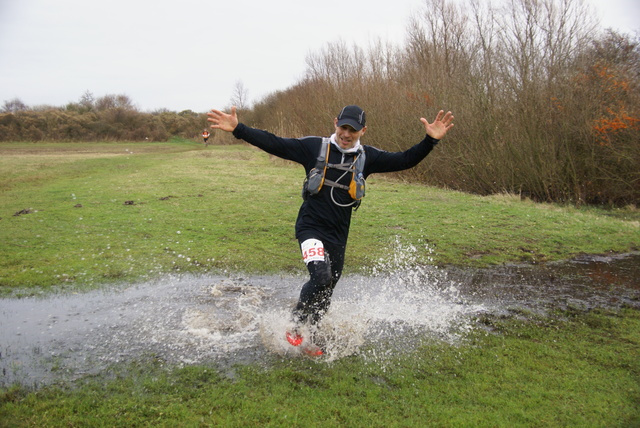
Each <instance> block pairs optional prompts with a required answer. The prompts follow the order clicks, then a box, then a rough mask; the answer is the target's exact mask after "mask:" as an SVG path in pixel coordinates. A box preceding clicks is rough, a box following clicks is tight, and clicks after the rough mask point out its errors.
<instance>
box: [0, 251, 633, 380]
mask: <svg viewBox="0 0 640 428" xmlns="http://www.w3.org/2000/svg"><path fill="white" fill-rule="evenodd" d="M416 254H417V250H416V249H415V248H403V247H402V246H401V245H399V244H398V249H397V250H396V251H395V253H394V254H393V256H392V257H390V260H388V261H380V263H379V265H378V266H377V267H376V268H375V272H373V274H371V275H366V276H365V275H363V276H358V275H352V276H345V277H344V278H343V279H342V280H341V281H340V283H339V284H338V286H337V288H336V291H335V293H334V297H333V300H332V305H331V307H330V309H329V312H328V313H327V314H326V316H325V318H324V319H323V321H322V323H321V325H320V329H319V331H318V336H319V337H320V339H321V340H322V341H323V342H325V344H326V347H325V351H326V352H325V355H324V356H323V357H322V358H321V361H334V360H336V359H339V358H342V357H344V356H348V355H353V354H359V355H361V356H362V357H363V358H365V359H368V360H370V361H375V362H377V363H380V362H382V363H384V362H385V361H387V360H388V359H389V358H390V357H393V356H395V355H398V354H399V353H401V352H404V351H408V350H411V349H415V347H416V346H418V345H420V344H421V343H422V342H421V341H423V340H433V339H434V338H435V339H437V340H444V341H448V342H456V341H457V340H458V339H459V337H461V336H462V335H464V333H465V332H467V331H469V330H470V329H472V328H473V327H474V325H475V321H474V318H475V317H474V315H476V314H478V313H481V312H487V311H489V312H499V311H503V310H504V308H505V305H507V304H508V305H513V304H516V303H518V299H520V300H522V299H523V297H522V296H526V297H525V299H529V300H531V299H532V297H531V296H534V297H533V298H535V299H539V298H540V297H535V296H540V294H539V293H540V291H539V290H541V289H543V287H541V284H540V281H538V280H535V281H534V280H532V279H531V278H538V277H537V276H532V277H527V276H525V273H526V275H529V273H527V272H529V270H528V269H527V270H522V269H517V270H515V271H514V272H516V274H514V275H512V276H510V277H509V276H507V275H506V271H505V270H504V269H505V268H501V269H502V270H498V271H496V272H497V274H495V275H489V273H490V272H493V271H488V270H480V271H473V272H471V273H472V275H471V273H469V272H462V273H461V272H457V271H455V270H451V269H448V270H444V269H436V268H431V267H415V266H412V264H413V263H414V259H415V257H416ZM639 259H640V257H638V256H637V255H636V256H635V259H631V261H630V262H625V263H626V264H627V265H628V266H629V269H630V271H629V272H628V273H625V272H626V271H621V272H623V273H624V275H622V278H623V279H625V278H630V280H631V281H634V280H635V279H636V278H637V277H638V272H637V269H638V268H637V266H638V264H639V263H637V261H638V260H639ZM621 261H624V260H622V259H621V260H613V259H612V260H608V261H606V264H607V266H609V264H611V265H612V266H613V265H614V264H615V263H619V262H621ZM385 263H386V265H385ZM598 263H600V265H602V264H603V263H605V262H598ZM600 265H598V266H600ZM569 267H571V266H569ZM554 269H555V270H554V272H559V271H561V267H554ZM598 269H599V270H597V271H595V272H596V273H597V275H596V276H594V275H595V274H594V273H593V272H594V271H593V270H590V269H586V268H585V266H584V264H583V263H581V264H580V265H578V266H577V271H579V272H586V273H587V274H589V275H590V276H589V278H590V279H589V281H591V280H592V279H593V278H597V279H598V281H600V280H602V278H605V279H607V281H609V280H610V279H611V278H614V279H615V278H617V276H614V275H610V274H607V271H605V270H604V269H603V268H601V267H600V268H598ZM611 269H614V268H613V267H612V268H611ZM633 269H635V270H633ZM631 270H633V271H631ZM381 271H387V272H393V273H391V274H386V275H383V274H380V272H381ZM575 271H576V269H572V270H571V272H572V273H571V275H572V276H571V278H573V279H571V281H574V279H575V278H574V277H575V274H574V272H575ZM532 272H533V271H532ZM543 276H544V278H547V277H548V274H547V272H546V271H543ZM453 278H456V279H453ZM477 278H480V279H481V281H480V282H481V284H479V283H478V281H477V280H476V279H477ZM527 278H529V279H527ZM305 280H306V278H305V277H302V276H299V277H295V276H260V277H251V278H239V277H234V278H231V277H223V276H190V275H184V276H167V277H164V278H162V279H160V280H157V281H152V282H146V283H141V284H136V285H132V286H128V287H114V288H110V289H107V290H98V291H93V292H88V293H83V294H68V295H52V296H48V297H39V298H36V297H31V298H21V299H17V298H4V299H0V386H8V385H10V384H12V383H15V382H17V383H21V384H24V385H28V386H40V385H44V384H48V383H52V382H58V381H72V380H74V379H76V378H79V377H82V376H85V375H87V374H98V373H103V372H105V371H108V370H109V367H111V366H112V365H113V364H119V363H123V362H129V361H135V360H137V359H144V358H154V359H155V360H156V361H162V362H164V363H165V364H167V365H177V366H180V365H186V364H211V363H212V364H217V365H219V366H220V367H229V366H231V365H233V364H236V363H252V362H263V361H266V360H267V359H268V357H269V355H285V356H294V355H298V354H299V350H298V349H297V348H294V347H292V346H290V345H289V344H288V343H287V341H286V339H285V331H286V330H287V328H288V327H290V311H291V309H292V308H293V306H294V305H295V302H296V301H297V297H298V293H299V291H300V287H301V285H302V283H303V282H304V281H305ZM625 281H626V279H625ZM627 282H628V281H627ZM625 283H626V282H625ZM509 284H511V285H509ZM559 284H570V281H567V280H564V279H562V278H556V277H554V279H553V283H552V284H551V285H552V286H550V287H547V288H544V293H543V294H544V296H543V297H544V299H543V303H544V304H547V302H549V301H552V300H554V297H553V295H552V293H554V292H561V293H562V294H561V296H570V297H571V300H570V302H571V303H572V304H575V299H576V296H578V297H579V298H580V299H581V300H580V301H581V302H586V304H592V303H590V302H594V303H593V304H596V305H597V304H600V303H601V302H604V301H603V300H602V299H601V298H596V299H595V300H593V297H592V296H596V297H598V295H597V293H595V291H594V288H593V287H592V286H590V285H589V283H585V284H587V285H585V286H584V287H583V289H584V290H585V293H583V294H582V295H577V294H576V293H575V290H578V291H580V290H581V289H580V288H575V287H573V288H570V287H569V286H565V287H560V286H559ZM607 284H609V283H608V282H607ZM480 285H481V286H482V290H478V287H479V286H480ZM611 287H615V289H613V288H611ZM612 289H613V291H614V292H615V296H616V299H617V301H619V302H621V303H624V304H629V302H632V303H633V302H638V301H640V299H639V297H640V296H639V295H640V288H630V289H625V290H627V291H624V292H622V288H620V287H619V286H617V285H607V287H606V288H602V287H601V290H602V291H601V297H602V296H604V297H606V296H607V295H609V294H607V293H611V291H610V290H612ZM523 290H530V291H531V292H530V293H528V294H523ZM572 290H573V291H572ZM497 292H499V298H498V297H497V296H496V293H497ZM587 292H588V293H587ZM535 293H538V294H535ZM625 293H626V294H625ZM625 296H626V297H625ZM563 298H564V297H563ZM623 298H624V299H623ZM555 300H556V301H557V300H558V299H555ZM520 303H522V304H530V302H522V301H521V302H520Z"/></svg>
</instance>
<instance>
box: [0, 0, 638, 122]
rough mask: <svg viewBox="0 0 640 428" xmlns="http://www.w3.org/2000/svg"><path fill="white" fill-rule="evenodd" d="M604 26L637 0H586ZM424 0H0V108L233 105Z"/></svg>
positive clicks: (393, 37) (396, 21) (631, 28)
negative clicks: (120, 102)
mask: <svg viewBox="0 0 640 428" xmlns="http://www.w3.org/2000/svg"><path fill="white" fill-rule="evenodd" d="M585 1H586V2H587V3H590V4H592V5H594V6H595V7H596V11H597V12H598V14H599V17H600V19H601V21H602V26H603V27H613V28H615V29H618V30H620V31H624V32H628V33H634V32H635V31H640V0H585ZM423 4H424V3H423V0H321V1H320V2H311V1H304V0H224V1H222V0H172V1H169V0H155V1H151V0H110V1H95V0H0V107H1V105H2V104H3V103H4V101H8V100H10V99H13V98H16V97H17V98H20V99H21V100H22V101H23V102H24V103H25V104H27V105H28V106H37V105H42V104H47V105H53V106H64V105H66V104H67V103H68V102H72V101H78V100H79V99H80V97H81V96H82V94H84V93H85V91H87V90H88V91H90V92H92V93H93V95H94V96H95V97H96V98H97V97H101V96H103V95H106V94H126V95H128V96H129V97H130V98H131V99H132V101H133V102H134V103H135V104H136V105H137V106H138V107H139V108H140V109H141V110H143V111H152V110H155V109H159V108H167V109H169V110H175V111H181V110H186V109H191V110H194V111H197V112H204V111H207V110H209V109H210V108H213V107H216V108H223V107H226V106H227V105H229V101H230V99H231V97H232V94H233V91H234V88H235V86H236V82H238V81H241V82H242V84H243V85H244V88H245V89H246V90H247V92H248V97H249V99H250V100H251V101H257V100H259V99H261V98H262V97H264V96H266V95H268V94H269V93H272V92H274V91H278V90H284V89H286V88H288V87H289V86H291V85H293V84H295V83H296V82H297V81H298V80H299V78H301V77H302V76H303V73H304V71H305V68H306V65H305V58H306V57H307V55H308V54H309V53H316V52H318V51H319V50H320V49H321V48H323V47H325V46H326V44H327V43H329V42H336V41H338V40H343V41H345V42H347V43H348V44H352V43H356V44H358V45H359V46H361V47H363V48H367V47H368V45H369V42H371V41H372V40H374V39H376V38H380V39H382V40H388V41H392V42H394V43H401V42H402V41H403V38H404V35H405V27H406V25H407V23H408V20H409V17H410V15H411V14H412V13H414V12H416V11H418V10H420V9H421V8H422V7H423Z"/></svg>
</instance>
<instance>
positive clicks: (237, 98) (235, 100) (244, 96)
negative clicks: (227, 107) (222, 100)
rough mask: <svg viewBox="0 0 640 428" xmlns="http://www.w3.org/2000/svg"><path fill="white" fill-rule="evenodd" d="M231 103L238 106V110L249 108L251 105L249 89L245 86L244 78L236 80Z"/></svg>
mask: <svg viewBox="0 0 640 428" xmlns="http://www.w3.org/2000/svg"><path fill="white" fill-rule="evenodd" d="M231 105H232V106H236V107H237V108H238V110H247V109H248V108H250V107H251V106H250V105H249V91H248V90H247V89H246V88H245V87H244V83H242V80H238V81H236V85H235V86H234V88H233V95H232V96H231Z"/></svg>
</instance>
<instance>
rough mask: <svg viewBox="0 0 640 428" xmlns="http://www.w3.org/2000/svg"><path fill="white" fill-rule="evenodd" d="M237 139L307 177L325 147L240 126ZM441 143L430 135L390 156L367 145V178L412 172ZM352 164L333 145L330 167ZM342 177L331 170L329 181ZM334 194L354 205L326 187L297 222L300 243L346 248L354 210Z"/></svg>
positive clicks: (318, 139) (344, 193) (341, 192)
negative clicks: (293, 164)
mask: <svg viewBox="0 0 640 428" xmlns="http://www.w3.org/2000/svg"><path fill="white" fill-rule="evenodd" d="M233 135H234V136H235V137H236V138H238V139H242V140H244V141H246V142H248V143H249V144H252V145H254V146H256V147H258V148H260V149H262V150H264V151H265V152H267V153H270V154H272V155H274V156H277V157H279V158H282V159H286V160H290V161H293V162H297V163H299V164H301V165H302V166H304V169H305V172H306V173H307V174H308V173H309V171H311V169H312V168H313V167H314V166H315V164H316V158H317V157H318V153H319V151H320V145H321V144H322V137H303V138H282V137H278V136H276V135H273V134H271V133H270V132H267V131H263V130H260V129H254V128H250V127H248V126H246V125H244V124H242V123H240V124H238V126H237V127H236V129H235V130H234V131H233ZM437 143H438V140H435V139H433V138H431V137H429V136H428V135H427V136H425V138H424V140H422V141H421V142H420V143H418V144H416V145H415V146H413V147H411V148H410V149H408V150H405V151H403V152H386V151H384V150H380V149H377V148H375V147H372V146H367V145H363V147H364V150H365V154H366V161H365V165H364V172H363V175H364V177H365V178H367V177H368V176H369V175H371V174H373V173H378V172H395V171H402V170H405V169H409V168H412V167H414V166H416V165H417V164H418V163H420V161H422V159H424V158H425V157H426V156H427V155H428V154H429V152H431V150H433V147H434V146H435V145H436V144H437ZM352 160H353V155H349V154H346V155H343V154H342V152H340V151H339V150H338V149H337V147H336V146H334V145H332V147H331V150H330V152H329V163H334V164H338V163H343V162H350V161H352ZM342 174H343V171H339V170H336V169H333V168H328V169H327V173H326V178H328V179H329V180H333V181H337V180H338V178H339V177H340V176H341V175H342ZM350 180H351V174H347V175H346V176H345V177H344V178H343V179H342V180H340V181H339V183H340V184H344V185H347V186H348V185H349V182H350ZM331 192H333V200H335V201H336V202H338V203H339V204H342V205H346V204H349V203H350V202H352V201H353V199H351V196H349V193H348V192H347V191H346V190H342V189H339V188H335V187H329V186H323V187H322V189H321V190H320V192H319V193H318V194H317V195H315V196H310V197H308V198H307V199H306V200H305V201H304V202H303V203H302V206H301V207H300V211H299V212H298V219H297V221H296V238H297V239H298V240H305V239H309V238H317V239H320V240H322V241H327V242H331V243H333V244H337V245H343V246H344V245H346V243H347V238H348V236H349V225H350V224H351V212H352V210H353V207H351V206H348V207H341V206H338V205H336V204H335V203H334V201H333V200H332V194H331Z"/></svg>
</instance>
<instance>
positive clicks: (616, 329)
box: [0, 310, 640, 427]
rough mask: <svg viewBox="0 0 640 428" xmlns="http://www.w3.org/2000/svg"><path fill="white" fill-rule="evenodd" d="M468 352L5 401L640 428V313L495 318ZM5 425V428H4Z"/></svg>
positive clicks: (234, 415)
mask: <svg viewBox="0 0 640 428" xmlns="http://www.w3.org/2000/svg"><path fill="white" fill-rule="evenodd" d="M483 322H484V324H485V325H489V326H490V327H491V332H490V333H488V332H485V331H484V330H477V331H475V332H474V333H472V334H470V335H469V336H468V337H467V338H466V340H465V341H464V342H463V343H461V344H458V345H451V344H445V343H439V342H437V341H433V343H431V344H427V345H425V346H423V347H421V348H419V349H418V350H416V351H415V352H413V353H411V354H409V355H405V356H403V357H396V358H394V359H392V360H390V361H386V363H385V364H383V365H381V364H376V363H372V362H368V361H367V360H366V359H364V358H363V357H361V356H353V357H350V358H345V359H341V360H338V361H336V362H334V363H332V364H325V363H320V362H316V361H312V360H308V359H285V360H276V359H274V360H273V361H271V362H270V364H269V366H268V368H260V367H258V366H238V367H237V368H236V371H235V372H234V376H233V377H232V378H230V377H225V376H222V375H221V374H220V373H219V372H217V371H216V370H215V369H212V368H210V367H203V366H195V367H194V366H190V367H184V368H173V369H169V370H168V369H166V368H162V367H161V366H160V365H159V364H156V365H153V364H148V363H147V364H141V365H131V366H127V367H121V368H120V369H119V370H116V371H114V373H112V377H111V379H108V380H105V379H104V378H98V379H88V380H85V381H84V382H82V383H80V384H77V385H75V386H74V387H72V388H64V387H47V388H44V389H41V390H39V391H33V392H28V391H25V390H22V389H19V388H14V389H13V390H10V391H6V392H5V393H4V394H3V395H2V396H0V412H1V413H0V414H3V415H4V419H3V420H4V421H5V422H6V426H16V427H19V426H38V427H42V426H122V427H124V426H127V427H132V426H181V427H182V426H184V427H191V426H193V427H196V426H238V427H240V426H283V427H285V426H286V427H289V426H292V427H298V426H299V427H303V426H304V427H306V426H372V427H395V426H401V427H416V426H443V427H459V426H469V427H514V426H515V427H530V426H544V427H549V426H562V427H564V426H576V427H592V426H593V427H597V426H602V427H617V426H619V427H630V426H637V425H638V424H639V423H640V407H639V406H640V382H639V381H640V360H639V359H638V358H637V356H638V351H640V313H639V312H638V311H631V310H627V311H623V312H622V313H619V314H618V313H608V312H603V311H600V312H593V313H590V314H575V313H561V314H556V316H554V317H549V318H544V319H534V320H533V321H528V322H523V321H514V320H506V319H494V318H487V319H484V320H483ZM0 425H1V423H0Z"/></svg>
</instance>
